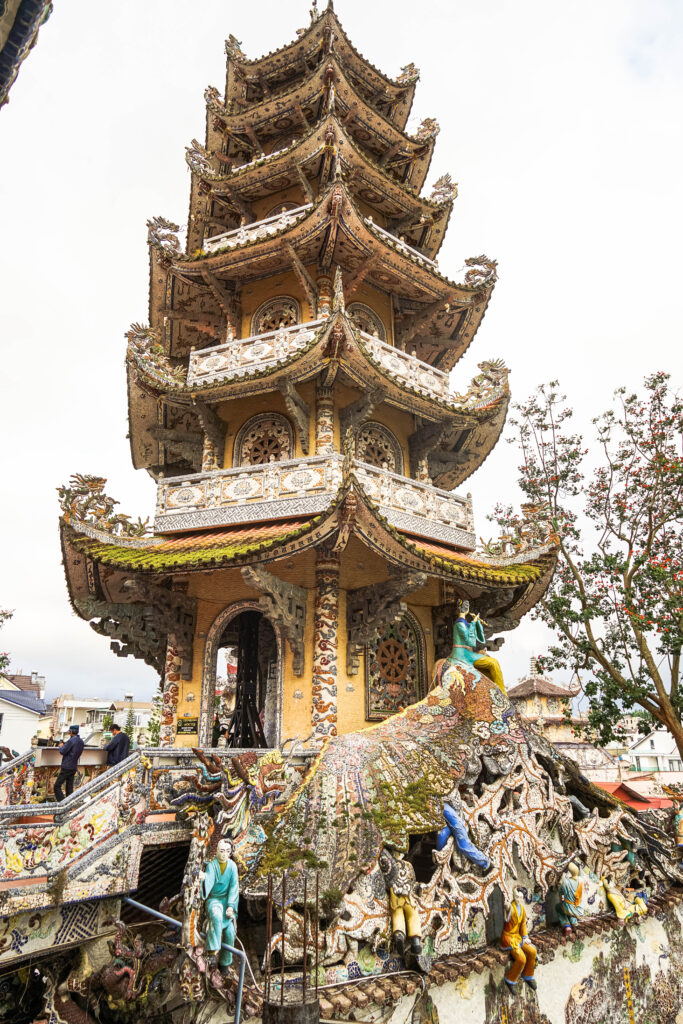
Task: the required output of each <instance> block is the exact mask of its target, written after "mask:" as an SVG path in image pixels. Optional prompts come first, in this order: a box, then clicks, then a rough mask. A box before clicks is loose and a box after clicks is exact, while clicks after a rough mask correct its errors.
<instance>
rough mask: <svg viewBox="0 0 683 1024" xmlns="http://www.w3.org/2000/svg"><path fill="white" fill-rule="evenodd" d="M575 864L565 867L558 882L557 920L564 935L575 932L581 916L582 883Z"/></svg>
mask: <svg viewBox="0 0 683 1024" xmlns="http://www.w3.org/2000/svg"><path fill="white" fill-rule="evenodd" d="M579 876H580V871H579V868H578V865H577V864H574V862H573V861H572V862H571V863H569V864H568V865H567V871H566V872H565V874H564V875H563V876H562V881H561V882H560V902H559V903H558V904H557V918H558V920H559V922H560V924H561V925H562V928H563V929H564V932H565V934H568V933H569V932H571V931H572V930H574V931H575V930H576V925H577V924H578V918H579V917H580V916H582V915H583V910H582V909H581V897H582V896H583V882H582V881H581V878H580V877H579Z"/></svg>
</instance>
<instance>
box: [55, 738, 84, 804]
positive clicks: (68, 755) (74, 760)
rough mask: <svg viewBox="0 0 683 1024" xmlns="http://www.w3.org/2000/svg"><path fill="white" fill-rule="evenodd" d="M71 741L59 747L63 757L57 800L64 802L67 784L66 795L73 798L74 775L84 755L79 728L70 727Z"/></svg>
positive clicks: (58, 779) (56, 791) (58, 780)
mask: <svg viewBox="0 0 683 1024" xmlns="http://www.w3.org/2000/svg"><path fill="white" fill-rule="evenodd" d="M69 733H70V735H69V739H68V740H67V741H66V743H62V745H61V747H58V748H57V749H58V750H59V753H60V754H61V755H62V767H61V768H60V770H59V775H58V776H57V780H56V782H55V799H56V800H63V799H64V793H63V792H62V785H63V784H64V783H65V782H66V795H67V796H71V794H72V793H73V791H74V775H75V774H76V769H77V768H78V759H79V758H80V756H81V754H82V753H83V747H84V746H85V744H84V742H83V740H82V739H81V737H80V736H79V735H78V726H77V725H70V726H69Z"/></svg>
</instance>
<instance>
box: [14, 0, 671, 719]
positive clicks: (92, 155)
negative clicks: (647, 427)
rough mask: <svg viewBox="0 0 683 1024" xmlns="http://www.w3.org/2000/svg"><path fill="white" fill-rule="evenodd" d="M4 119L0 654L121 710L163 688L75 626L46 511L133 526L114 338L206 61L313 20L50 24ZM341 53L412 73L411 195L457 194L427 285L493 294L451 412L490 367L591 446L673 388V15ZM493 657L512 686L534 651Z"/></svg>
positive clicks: (499, 24)
mask: <svg viewBox="0 0 683 1024" xmlns="http://www.w3.org/2000/svg"><path fill="white" fill-rule="evenodd" d="M55 8H56V9H55V11H54V13H53V15H52V17H51V18H50V20H49V21H48V22H47V24H46V25H45V26H44V27H43V28H42V30H41V33H40V38H39V41H38V44H37V47H36V48H35V50H34V51H33V52H32V53H31V54H30V55H29V57H28V59H27V61H26V62H25V64H24V65H23V67H22V68H21V71H20V73H19V77H18V80H17V82H16V83H15V85H14V87H13V89H12V91H11V93H10V103H9V105H8V106H6V107H4V108H3V109H2V110H1V111H0V153H1V154H2V165H1V166H2V173H1V175H0V225H2V230H3V236H2V244H1V245H0V281H2V306H1V309H2V320H1V323H2V339H3V346H2V375H1V377H0V380H1V383H2V401H1V403H0V412H1V414H2V421H1V428H2V435H1V436H2V438H3V442H4V443H3V445H2V474H1V477H0V479H1V481H2V491H1V495H0V496H1V501H0V544H1V552H0V553H1V560H0V606H4V607H9V608H14V609H15V615H14V619H13V620H12V622H11V623H10V624H9V625H8V626H6V627H5V629H4V630H3V632H2V634H1V635H0V648H1V649H3V650H4V649H6V650H9V651H10V653H11V654H12V659H13V660H12V669H13V670H14V671H19V670H21V669H23V670H24V671H27V672H28V671H31V670H32V669H35V670H37V671H39V672H41V673H43V674H45V675H46V676H47V683H48V690H47V693H48V696H53V695H55V694H57V693H60V692H64V691H67V692H72V693H75V694H78V695H81V696H90V695H93V696H94V695H99V694H102V693H107V694H109V695H110V696H111V697H112V699H114V698H119V697H120V696H121V694H122V693H123V691H124V690H128V689H130V690H134V691H135V696H136V697H137V698H139V699H144V698H146V697H149V695H150V694H151V692H152V690H153V688H154V687H155V686H156V675H155V673H154V672H153V671H152V670H151V669H149V668H147V667H146V666H144V665H143V664H142V663H140V662H136V661H134V660H133V659H130V658H129V659H125V660H119V659H117V658H115V657H114V656H113V655H112V654H111V653H110V651H109V649H108V641H107V640H106V639H105V638H103V637H99V636H97V635H96V634H95V633H94V632H93V631H92V630H90V629H89V627H88V625H87V624H86V623H84V622H82V621H81V620H80V619H78V618H76V616H75V615H74V614H73V613H72V611H71V608H70V606H69V603H68V600H67V594H66V588H65V584H64V576H63V570H62V566H61V554H60V550H59V543H58V531H57V516H58V506H57V495H56V488H57V487H58V485H59V484H61V483H63V482H66V481H67V480H68V477H69V475H70V474H71V473H73V472H86V473H97V474H101V475H103V476H106V477H107V478H108V481H109V483H108V487H107V490H108V493H110V494H111V495H112V496H113V497H115V498H117V499H119V501H120V502H121V510H122V511H125V512H128V513H130V514H131V515H133V517H135V516H137V515H139V514H140V515H142V516H143V517H144V516H146V515H151V514H152V511H153V507H154V484H153V482H152V481H151V479H150V478H149V477H148V476H147V474H146V473H144V472H143V471H140V472H137V473H136V472H135V471H134V470H133V469H132V466H131V464H130V459H129V451H128V442H127V440H126V431H127V421H126V393H125V376H124V351H125V342H124V331H125V330H126V328H127V327H128V325H129V324H130V323H131V322H132V321H146V320H147V276H148V254H147V246H146V229H145V221H146V219H147V218H148V217H150V216H154V215H156V214H161V215H163V216H166V217H169V218H171V219H175V220H177V221H180V223H183V222H184V221H185V218H186V216H187V207H188V195H189V184H190V178H189V171H188V170H187V167H186V165H185V161H184V147H185V146H186V145H187V144H189V142H190V140H191V139H192V138H193V137H197V138H199V139H200V141H201V140H203V137H204V101H203V91H204V88H205V86H206V85H208V84H213V85H216V86H217V87H218V88H219V89H220V90H221V91H222V89H223V85H224V68H225V63H224V61H225V58H224V53H223V40H224V39H225V38H227V36H228V34H229V33H230V32H233V33H234V34H235V35H236V36H237V38H238V39H240V40H241V41H242V43H243V48H244V50H245V51H246V53H247V55H248V56H250V57H255V56H258V55H260V54H262V53H265V52H267V51H269V50H272V49H275V48H277V47H279V46H281V45H283V44H284V43H285V42H289V41H290V40H291V39H292V38H294V36H295V31H296V29H297V28H298V27H301V26H303V25H305V24H307V23H308V5H307V4H305V3H304V2H296V3H292V2H288V3H282V2H281V0H259V2H258V3H252V4H243V3H240V4H237V3H230V2H228V0H184V2H181V0H117V2H116V3H108V4H102V3H93V0H62V2H60V3H57V4H56V5H55ZM337 11H338V13H339V15H340V18H341V20H342V22H343V24H344V26H345V28H346V30H347V32H348V33H349V34H350V36H351V39H352V40H353V41H354V43H355V45H356V46H357V48H358V49H359V50H360V51H361V52H362V53H364V54H365V55H366V57H367V58H368V59H369V60H371V61H372V62H373V63H374V64H376V65H377V66H378V67H380V68H382V69H383V70H384V71H385V72H387V73H388V74H390V75H392V76H394V75H397V74H398V73H399V69H400V67H401V66H402V65H404V64H406V63H408V62H409V61H411V60H412V61H414V62H415V63H416V64H417V65H418V67H419V68H420V69H421V71H422V80H421V83H420V85H419V86H418V92H417V97H416V101H415V106H414V108H413V110H414V115H413V117H412V118H411V121H410V123H409V128H410V129H413V128H414V127H416V126H417V124H418V123H419V121H420V120H421V119H422V118H423V117H426V116H434V117H436V118H437V119H438V121H439V123H440V125H441V135H440V136H439V139H438V142H437V150H436V156H435V160H434V163H433V164H432V169H431V172H430V175H429V177H428V179H427V184H428V185H430V184H431V183H432V182H433V181H434V180H435V179H436V178H437V177H438V175H440V174H442V173H443V172H444V171H450V172H451V173H452V174H453V177H454V179H455V180H456V181H458V182H459V183H460V196H459V198H458V200H457V202H456V209H455V213H454V215H453V217H452V219H451V227H450V230H449V235H448V238H447V241H446V243H445V245H444V248H443V249H442V251H441V254H440V264H441V268H442V270H443V271H444V272H445V273H447V274H448V275H449V276H451V277H454V276H456V274H457V271H458V268H460V267H461V266H462V263H463V261H464V259H465V258H466V257H467V256H472V255H478V254H479V253H482V252H485V253H487V254H488V255H489V256H491V257H494V258H496V259H497V260H498V261H499V273H500V280H499V283H498V285H497V287H496V289H495V292H494V295H493V299H492V302H491V305H490V306H489V311H488V313H487V315H486V318H485V320H484V322H483V324H482V327H481V328H480V330H479V333H478V335H477V337H476V338H475V342H474V344H473V346H472V350H471V352H470V354H469V355H468V356H467V357H466V359H465V360H463V362H462V363H461V364H460V365H459V367H458V370H457V373H456V377H455V380H454V384H455V386H456V387H457V388H458V390H463V389H464V388H465V387H466V384H467V381H469V379H470V378H471V377H472V376H473V374H474V373H476V372H477V371H476V363H477V361H478V360H481V359H483V358H487V357H491V356H503V357H504V358H505V359H506V361H507V363H508V365H509V366H510V367H511V368H512V376H511V385H512V389H513V394H514V395H515V396H516V397H517V398H519V399H522V398H524V397H526V396H527V395H528V393H529V392H530V391H531V390H532V389H533V388H534V387H535V386H536V384H538V383H540V382H541V381H547V380H549V379H551V378H553V377H559V378H560V380H561V382H562V384H563V386H564V388H565V390H566V391H567V393H568V394H569V396H570V400H571V401H572V402H573V404H574V406H575V408H576V414H577V421H578V423H579V424H581V425H583V426H584V427H585V428H586V429H588V430H590V417H591V416H592V415H594V414H595V413H596V412H598V411H599V410H600V409H601V408H602V407H603V406H604V405H605V404H606V403H607V401H608V398H609V395H610V393H611V391H612V389H613V387H616V386H617V385H619V384H621V383H625V384H627V385H636V384H637V383H638V381H639V380H640V379H641V378H642V376H643V375H644V374H645V373H647V372H650V371H653V370H656V369H660V368H663V369H668V370H670V371H671V372H672V375H673V378H674V380H675V381H676V382H677V383H679V382H680V380H681V363H682V361H683V360H682V356H681V343H680V338H681V330H680V328H681V319H682V316H681V298H680V280H681V270H682V267H681V257H680V239H681V228H682V217H681V213H682V200H681V190H682V181H683V175H682V173H681V155H682V152H683V139H682V129H681V124H682V121H683V119H682V116H681V112H682V111H683V70H682V69H683V60H682V57H683V42H682V36H683V6H682V5H680V4H678V3H676V2H675V0H671V2H669V3H667V2H661V0H660V2H657V0H642V2H636V0H598V2H596V0H573V2H572V3H570V4H569V3H560V2H559V0H488V2H486V3H482V2H479V3H471V2H468V3H465V2H464V0H449V2H445V0H425V2H423V3H419V4H415V3H407V2H405V0H375V2H374V3H368V2H367V0H364V2H362V3H361V2H360V0H338V2H337ZM515 466H516V459H515V457H514V452H513V450H512V449H511V448H509V447H508V446H507V445H504V444H503V443H501V444H499V446H498V448H497V449H496V451H495V452H494V453H493V454H492V455H491V456H490V457H489V459H488V460H487V462H486V464H485V465H484V467H483V468H482V469H481V470H480V471H479V473H477V474H476V475H475V477H474V478H473V479H472V480H471V481H469V482H468V484H467V485H466V487H465V488H464V489H465V490H467V489H471V490H472V491H473V493H474V497H475V513H476V517H477V526H478V532H479V533H480V534H481V535H483V536H485V537H487V536H490V535H491V534H492V533H493V532H495V531H494V530H493V529H492V527H491V525H490V524H488V523H487V522H486V519H485V515H486V513H487V511H489V510H490V509H491V507H492V506H493V504H494V503H495V501H496V500H497V499H499V498H501V499H508V500H510V499H511V500H513V501H515V502H516V503H518V502H519V500H520V497H519V494H518V492H517V491H516V487H515ZM542 642H543V640H542V634H541V632H540V627H539V626H535V625H534V624H533V623H530V622H525V623H524V624H523V625H522V626H521V627H520V629H519V630H517V631H516V633H514V634H508V635H507V640H506V645H505V647H504V648H503V649H502V651H501V661H502V665H503V669H504V672H505V674H506V678H507V681H508V683H512V682H514V681H515V680H516V678H517V677H518V676H519V675H520V674H521V673H522V672H524V671H525V670H526V667H527V665H528V658H529V656H530V655H531V654H532V653H534V652H537V651H539V650H540V648H541V647H542Z"/></svg>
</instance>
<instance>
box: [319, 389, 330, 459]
mask: <svg viewBox="0 0 683 1024" xmlns="http://www.w3.org/2000/svg"><path fill="white" fill-rule="evenodd" d="M333 452H334V390H333V389H332V388H331V387H325V385H324V384H320V383H319V384H318V386H317V387H316V389H315V454H316V455H331V454H332V453H333Z"/></svg>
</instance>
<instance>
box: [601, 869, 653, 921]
mask: <svg viewBox="0 0 683 1024" xmlns="http://www.w3.org/2000/svg"><path fill="white" fill-rule="evenodd" d="M602 884H603V885H604V887H605V895H606V896H607V902H608V903H611V905H612V908H613V910H614V913H615V914H616V915H617V917H618V918H619V920H620V921H628V920H629V919H630V918H631V917H633V915H634V914H636V915H637V916H638V917H645V915H646V914H647V905H646V904H645V902H644V901H643V899H642V898H641V897H636V899H635V902H633V903H631V902H630V900H627V899H626V897H625V896H624V894H623V893H622V892H620V890H619V889H617V887H616V885H615V883H614V878H613V877H612V875H606V876H605V878H603V880H602Z"/></svg>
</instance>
